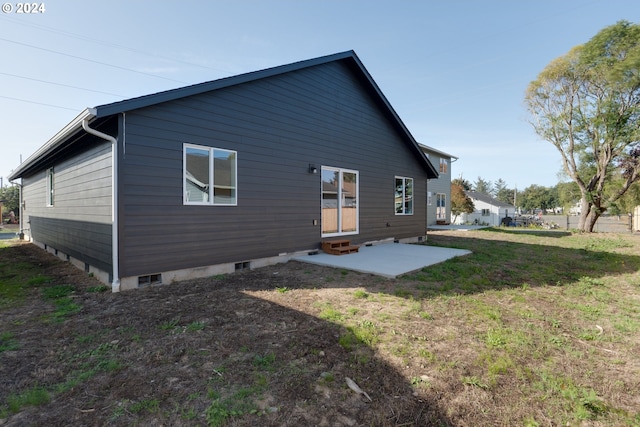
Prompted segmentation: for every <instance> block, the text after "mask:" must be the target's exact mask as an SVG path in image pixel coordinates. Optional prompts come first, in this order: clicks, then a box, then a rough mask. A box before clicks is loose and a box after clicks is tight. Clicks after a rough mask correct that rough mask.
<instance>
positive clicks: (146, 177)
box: [120, 63, 426, 277]
mask: <svg viewBox="0 0 640 427" xmlns="http://www.w3.org/2000/svg"><path fill="white" fill-rule="evenodd" d="M372 100H373V98H372V97H371V96H370V95H369V94H368V93H367V92H366V91H365V90H364V88H363V86H362V85H361V84H360V83H359V82H358V81H357V80H356V78H355V76H354V75H353V74H352V73H351V71H350V70H349V69H348V68H347V67H346V66H344V65H342V64H340V63H330V64H325V65H322V66H318V67H313V68H308V69H303V70H299V71H297V72H294V73H288V74H284V75H280V76H276V77H271V78H267V79H263V80H258V81H254V82H251V83H248V84H243V85H238V86H234V87H230V88H226V89H220V90H217V91H214V92H211V93H208V94H202V95H198V96H192V97H189V98H185V99H181V100H177V101H173V102H169V103H165V104H160V105H157V106H154V107H150V108H146V109H142V110H139V111H135V112H129V113H127V116H126V149H125V154H124V155H123V156H124V157H123V159H122V163H121V166H122V168H121V171H122V174H121V193H120V197H121V202H122V209H123V212H124V216H123V217H122V219H121V224H120V226H121V251H122V252H121V255H122V256H121V266H120V268H121V274H122V276H123V277H126V276H135V275H144V274H151V273H154V272H160V271H167V270H174V269H182V268H190V267H197V266H202V265H212V264H219V263H226V262H238V261H242V260H249V259H254V258H261V257H269V256H274V255H278V254H279V253H283V252H293V251H299V250H305V249H312V248H317V247H319V243H320V240H321V232H320V225H319V224H318V225H313V221H314V220H317V221H318V222H319V221H320V219H321V207H320V189H321V185H320V174H319V173H318V174H309V173H308V165H309V163H312V164H314V165H315V166H316V167H317V168H318V169H319V168H320V167H321V166H322V165H327V166H335V167H342V168H348V169H355V170H358V171H359V173H360V234H359V235H356V236H351V239H352V241H354V242H356V243H357V242H362V241H367V240H376V239H382V238H387V237H397V238H401V237H409V236H415V235H420V234H423V233H424V224H425V218H424V214H425V211H424V192H425V188H424V182H425V181H426V177H425V173H424V171H423V169H422V166H421V165H420V164H419V162H418V160H417V159H416V158H415V156H414V155H413V154H411V152H410V151H409V149H408V148H407V145H406V142H404V141H402V140H401V139H400V136H399V134H398V132H397V131H396V130H395V128H394V127H393V126H392V122H391V121H390V119H389V118H388V117H386V116H384V115H383V114H382V113H381V112H380V110H379V108H378V106H376V105H375V104H374V103H373V101H372ZM183 143H191V144H199V145H206V146H212V147H216V148H223V149H230V150H235V151H237V152H238V183H237V185H238V189H237V194H238V206H233V207H232V206H184V205H183V204H182V174H183V171H182V144H183ZM395 175H403V176H405V175H406V176H413V177H414V178H415V183H416V190H415V191H416V195H418V194H421V195H422V198H421V199H418V198H416V215H413V216H406V217H397V216H395V215H394V197H393V194H394V184H395V183H394V176H395ZM418 200H422V204H421V206H418V205H420V203H418ZM387 223H389V224H390V227H387Z"/></svg>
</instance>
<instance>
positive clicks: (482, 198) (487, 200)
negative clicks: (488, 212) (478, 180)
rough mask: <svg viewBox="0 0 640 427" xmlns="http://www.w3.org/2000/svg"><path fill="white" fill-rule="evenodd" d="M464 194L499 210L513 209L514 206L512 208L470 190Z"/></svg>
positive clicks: (486, 195) (508, 204)
mask: <svg viewBox="0 0 640 427" xmlns="http://www.w3.org/2000/svg"><path fill="white" fill-rule="evenodd" d="M465 193H466V194H467V196H468V197H470V198H471V199H474V200H480V201H481V202H485V203H488V204H490V205H492V206H497V207H499V208H515V206H513V205H512V204H510V203H505V202H501V201H500V200H498V199H495V198H493V197H491V196H490V195H488V194H485V193H480V192H478V191H471V190H469V191H466V192H465Z"/></svg>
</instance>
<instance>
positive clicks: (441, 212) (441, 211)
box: [436, 193, 447, 221]
mask: <svg viewBox="0 0 640 427" xmlns="http://www.w3.org/2000/svg"><path fill="white" fill-rule="evenodd" d="M436 220H438V221H446V220H447V195H446V194H444V193H437V194H436Z"/></svg>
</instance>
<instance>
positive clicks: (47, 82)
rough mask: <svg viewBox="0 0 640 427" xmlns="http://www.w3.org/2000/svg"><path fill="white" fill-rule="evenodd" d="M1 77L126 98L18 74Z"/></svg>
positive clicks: (5, 74)
mask: <svg viewBox="0 0 640 427" xmlns="http://www.w3.org/2000/svg"><path fill="white" fill-rule="evenodd" d="M0 75H3V76H9V77H15V78H17V79H24V80H31V81H33V82H40V83H46V84H50V85H55V86H62V87H68V88H71V89H78V90H84V91H87V92H94V93H100V94H103V95H111V96H117V97H119V98H124V97H125V96H124V95H120V94H117V93H111V92H103V91H100V90H94V89H87V88H84V87H78V86H73V85H67V84H64V83H56V82H50V81H47V80H40V79H35V78H33V77H25V76H18V75H16V74H10V73H3V72H1V71H0Z"/></svg>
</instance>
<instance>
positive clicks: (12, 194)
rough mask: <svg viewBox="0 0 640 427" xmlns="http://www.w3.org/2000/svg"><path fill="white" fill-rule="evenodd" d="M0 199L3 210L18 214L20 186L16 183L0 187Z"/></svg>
mask: <svg viewBox="0 0 640 427" xmlns="http://www.w3.org/2000/svg"><path fill="white" fill-rule="evenodd" d="M0 200H4V203H3V204H2V205H3V208H2V211H3V212H10V211H13V213H15V214H16V215H19V214H20V212H19V207H20V188H19V187H18V186H17V185H12V186H9V187H4V188H0Z"/></svg>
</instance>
